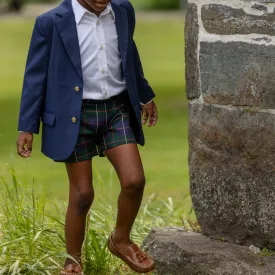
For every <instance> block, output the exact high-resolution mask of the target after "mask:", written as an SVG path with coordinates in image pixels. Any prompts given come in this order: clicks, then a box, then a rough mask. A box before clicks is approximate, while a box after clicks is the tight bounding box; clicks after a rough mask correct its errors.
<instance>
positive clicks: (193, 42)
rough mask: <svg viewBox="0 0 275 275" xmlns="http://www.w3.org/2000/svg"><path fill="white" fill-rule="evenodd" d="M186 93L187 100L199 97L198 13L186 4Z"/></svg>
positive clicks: (194, 6)
mask: <svg viewBox="0 0 275 275" xmlns="http://www.w3.org/2000/svg"><path fill="white" fill-rule="evenodd" d="M185 22H186V24H185V40H186V44H185V63H186V93H187V98H188V99H194V98H198V97H199V96H200V87H199V64H198V35H199V25H198V11H197V6H196V4H188V9H187V14H186V20H185Z"/></svg>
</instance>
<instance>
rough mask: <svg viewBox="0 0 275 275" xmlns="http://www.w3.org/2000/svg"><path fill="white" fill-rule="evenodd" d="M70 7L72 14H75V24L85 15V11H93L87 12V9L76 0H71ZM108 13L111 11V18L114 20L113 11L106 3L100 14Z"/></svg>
mask: <svg viewBox="0 0 275 275" xmlns="http://www.w3.org/2000/svg"><path fill="white" fill-rule="evenodd" d="M72 7H73V12H74V15H75V22H76V24H77V25H78V24H79V22H80V21H81V19H82V17H83V16H84V15H85V13H88V14H93V13H91V12H89V11H88V10H86V9H85V8H84V7H83V6H81V5H80V4H79V3H78V1H77V0H72ZM108 13H111V14H112V15H113V19H114V22H115V13H114V10H113V8H112V5H111V4H110V3H109V4H108V5H107V7H106V9H105V10H104V11H103V12H102V13H101V15H100V16H103V15H107V14H108ZM93 15H94V16H96V15H95V14H93Z"/></svg>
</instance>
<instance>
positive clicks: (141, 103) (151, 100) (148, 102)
mask: <svg viewBox="0 0 275 275" xmlns="http://www.w3.org/2000/svg"><path fill="white" fill-rule="evenodd" d="M151 102H153V99H151V100H150V101H149V102H147V103H141V102H140V104H141V105H147V104H150V103H151Z"/></svg>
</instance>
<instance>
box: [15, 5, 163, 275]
mask: <svg viewBox="0 0 275 275" xmlns="http://www.w3.org/2000/svg"><path fill="white" fill-rule="evenodd" d="M134 29H135V12H134V9H133V7H132V5H131V4H130V2H128V1H127V0H114V1H112V2H111V3H110V0H65V1H64V2H63V3H61V4H60V6H58V7H56V8H55V9H53V10H51V11H49V12H47V13H45V14H43V15H41V16H39V17H38V18H37V19H36V22H35V26H34V30H33V35H32V39H31V44H30V48H29V54H28V59H27V65H26V70H25V77H24V84H23V92H22V98H21V108H20V116H19V127H18V129H19V131H20V134H19V137H18V141H17V149H18V154H19V155H20V156H21V157H23V158H28V157H30V156H31V151H32V142H33V134H34V133H35V134H38V133H39V126H40V120H41V121H42V122H43V131H42V152H43V153H44V154H45V155H46V156H48V157H49V158H51V159H53V160H54V161H56V162H64V163H65V165H66V169H67V173H68V177H69V182H70V196H69V206H68V211H67V216H66V227H65V235H66V248H67V252H68V254H69V255H71V256H73V257H74V258H76V259H77V260H78V261H79V263H80V264H79V265H77V264H75V263H74V262H73V261H71V260H70V259H67V260H66V262H65V267H64V270H63V271H62V272H61V274H82V263H81V247H82V244H83V240H84V233H85V221H86V217H87V213H88V211H89V209H90V207H91V205H92V202H93V198H94V190H93V186H92V168H91V160H92V158H93V157H94V156H96V155H99V156H106V157H107V158H108V159H109V161H110V162H111V164H112V165H113V166H114V168H115V170H116V172H117V174H118V177H119V179H120V183H121V193H120V195H119V199H118V215H117V221H116V228H115V230H114V231H113V233H112V234H111V236H110V237H109V239H108V248H109V249H110V251H111V252H112V253H113V254H114V255H116V256H118V257H119V258H121V259H122V260H123V261H125V262H126V263H127V264H128V265H129V266H130V267H131V268H132V269H133V270H134V271H136V272H139V273H144V272H149V271H150V270H153V269H154V267H155V264H154V261H153V259H152V258H151V257H150V256H149V255H147V254H146V253H145V252H144V251H142V250H141V249H140V248H139V247H138V246H137V245H136V244H135V243H133V242H132V241H131V239H130V231H131V228H132V226H133V223H134V221H135V218H136V216H137V214H138V211H139V208H140V204H141V201H142V197H143V191H144V186H145V177H144V171H143V167H142V162H141V159H140V155H139V151H138V147H137V144H140V145H144V136H143V132H142V124H146V123H147V121H148V126H154V125H156V123H157V119H158V114H157V108H156V105H155V103H154V101H153V98H154V96H155V95H154V92H153V91H152V89H151V87H150V86H149V84H148V82H147V80H146V79H145V78H144V75H143V70H142V65H141V62H140V58H139V54H138V51H137V48H136V45H135V42H134V40H133V34H134ZM142 115H143V117H142Z"/></svg>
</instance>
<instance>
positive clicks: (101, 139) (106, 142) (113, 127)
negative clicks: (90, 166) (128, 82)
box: [62, 92, 137, 162]
mask: <svg viewBox="0 0 275 275" xmlns="http://www.w3.org/2000/svg"><path fill="white" fill-rule="evenodd" d="M129 108H130V101H129V99H128V97H127V96H125V92H124V93H122V94H120V95H118V96H116V97H113V98H111V99H108V100H89V99H88V100H85V99H84V100H83V101H82V108H81V118H80V129H79V135H78V140H77V144H76V146H75V148H74V150H73V152H72V154H71V156H70V157H69V158H68V159H66V160H64V161H62V162H81V161H85V160H90V159H92V158H93V157H94V156H97V155H99V156H100V157H104V156H105V154H104V153H105V151H106V150H108V149H111V148H113V147H116V146H119V145H122V144H128V143H135V144H136V143H137V142H136V138H135V135H134V130H133V128H132V126H131V119H130V110H129Z"/></svg>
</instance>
